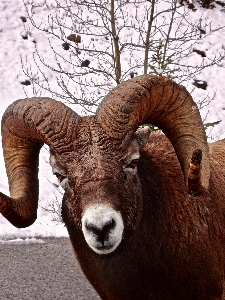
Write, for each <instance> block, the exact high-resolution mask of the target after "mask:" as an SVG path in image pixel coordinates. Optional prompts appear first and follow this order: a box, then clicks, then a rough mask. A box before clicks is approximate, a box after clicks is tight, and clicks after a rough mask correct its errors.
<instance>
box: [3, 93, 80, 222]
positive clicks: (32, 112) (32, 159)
mask: <svg viewBox="0 0 225 300" xmlns="http://www.w3.org/2000/svg"><path fill="white" fill-rule="evenodd" d="M78 119H79V116H78V115H77V114H76V113H75V112H73V111H72V110H71V109H70V108H68V107H66V106H65V105H64V104H62V103H61V102H58V101H55V100H52V99H50V98H31V99H23V100H18V101H15V102H14V103H13V104H11V105H10V106H9V107H8V108H7V110H6V111H5V113H4V115H3V118H2V144H3V153H4V159H5V165H6V172H7V175H8V181H9V190H10V197H8V196H6V195H4V194H3V193H1V192H0V213H2V214H3V216H4V217H5V218H6V219H8V220H9V222H11V223H12V224H13V225H14V226H16V227H19V228H22V227H27V226H29V225H31V224H32V223H33V222H34V221H35V220H36V217H37V206H38V156H39V151H40V149H41V147H42V145H43V143H46V144H47V145H49V146H50V147H51V148H53V149H54V150H55V151H56V152H57V153H59V154H62V155H63V154H64V153H65V151H69V150H70V149H71V147H72V139H73V137H74V134H75V132H76V125H77V121H78Z"/></svg>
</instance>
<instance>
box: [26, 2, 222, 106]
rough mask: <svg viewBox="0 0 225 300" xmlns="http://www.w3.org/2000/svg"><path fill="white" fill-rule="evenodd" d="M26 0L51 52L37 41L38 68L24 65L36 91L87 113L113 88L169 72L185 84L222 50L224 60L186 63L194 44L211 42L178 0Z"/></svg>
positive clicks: (36, 56)
mask: <svg viewBox="0 0 225 300" xmlns="http://www.w3.org/2000/svg"><path fill="white" fill-rule="evenodd" d="M24 1H25V2H24V4H25V7H26V10H27V16H28V19H29V20H30V23H31V25H32V27H33V28H36V29H38V30H39V31H40V32H41V33H42V38H45V39H46V47H47V46H48V48H49V50H51V53H52V57H51V59H49V58H48V59H47V58H46V56H45V51H46V49H41V48H40V47H39V43H38V39H37V40H36V41H35V47H36V51H35V53H34V57H33V62H34V63H35V65H36V71H34V66H33V65H31V63H30V62H28V61H24V60H23V70H24V72H25V74H26V75H27V76H28V77H29V79H30V81H31V83H32V84H33V86H34V93H35V94H38V93H40V92H41V91H43V90H47V91H49V92H51V94H52V95H53V96H54V97H56V98H61V99H62V100H63V101H64V102H67V103H71V104H73V103H75V104H79V105H81V106H82V107H83V108H84V109H85V110H86V111H88V112H90V111H94V110H95V107H97V105H98V103H99V101H100V100H101V99H102V98H103V97H104V95H105V94H106V93H107V92H108V91H109V90H110V89H111V88H112V87H113V86H115V85H117V84H119V83H120V82H121V81H123V80H126V79H128V78H130V77H133V76H135V75H137V74H143V73H144V74H147V73H150V74H157V75H165V76H168V77H171V78H173V79H175V80H176V81H177V82H179V83H180V82H182V81H185V80H188V79H190V78H192V77H193V76H194V75H196V74H198V73H200V71H201V70H202V69H203V68H205V67H207V66H209V65H213V64H220V63H221V60H222V58H223V57H224V49H221V53H219V55H218V56H217V57H210V58H208V57H201V61H200V63H199V64H197V65H193V64H191V63H190V64H187V63H186V59H187V57H189V56H190V54H191V53H192V52H193V50H196V51H197V50H198V49H194V44H195V43H196V41H197V40H198V39H201V38H204V37H203V36H202V35H203V34H202V31H201V30H203V29H202V24H200V23H201V21H198V22H197V23H195V24H191V23H190V22H189V20H188V14H190V13H191V11H190V10H189V9H188V8H185V7H184V6H181V4H180V3H179V2H178V1H177V0H172V1H167V0H164V1H163V6H162V5H161V2H162V1H159V0H152V1H144V0H133V1H126V0H120V1H115V0H110V1H106V0H86V1H81V0H64V1H58V0H55V2H54V4H51V5H48V4H47V2H46V3H45V4H44V5H43V4H42V5H36V6H35V5H34V4H33V3H31V2H29V0H24ZM46 6H47V10H44V9H45V8H46ZM40 9H41V10H42V11H44V12H47V11H48V14H46V23H45V24H42V23H40V22H39V20H38V19H37V18H36V11H38V10H40ZM209 25H211V24H210V23H209V24H205V27H207V26H209ZM204 30H206V28H204ZM27 31H29V30H27ZM47 44H48V45H47ZM49 50H48V51H49ZM196 53H197V52H196ZM33 62H32V63H33ZM43 67H47V69H48V70H51V71H52V74H54V75H53V76H55V74H56V78H55V79H56V80H57V82H58V86H59V87H60V90H57V91H56V90H55V89H53V88H52V86H51V83H50V81H49V78H48V77H47V76H46V75H45V71H44V68H43Z"/></svg>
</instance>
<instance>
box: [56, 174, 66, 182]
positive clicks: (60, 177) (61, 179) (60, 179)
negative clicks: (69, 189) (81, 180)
mask: <svg viewBox="0 0 225 300" xmlns="http://www.w3.org/2000/svg"><path fill="white" fill-rule="evenodd" d="M53 174H54V175H55V176H56V177H57V178H58V180H59V182H62V181H63V180H64V179H65V178H66V176H63V175H62V174H60V173H57V172H55V173H53Z"/></svg>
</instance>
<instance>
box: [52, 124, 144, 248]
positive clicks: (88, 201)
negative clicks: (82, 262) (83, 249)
mask: <svg viewBox="0 0 225 300" xmlns="http://www.w3.org/2000/svg"><path fill="white" fill-rule="evenodd" d="M145 131H146V130H145ZM84 135H85V140H84V144H81V143H79V144H77V148H76V153H75V154H74V155H73V158H72V160H70V161H69V163H68V162H67V164H66V167H63V166H62V160H61V159H60V157H57V155H55V154H53V153H51V158H50V162H51V165H52V168H53V172H54V173H56V175H57V176H58V178H59V180H60V181H61V183H62V184H63V186H64V188H65V195H64V199H63V206H62V216H63V219H64V222H65V224H66V226H67V227H68V228H75V227H76V228H78V229H79V230H82V232H83V236H84V239H85V241H86V243H87V245H88V246H89V247H90V248H91V249H92V250H94V251H95V252H96V253H98V254H109V253H111V252H113V251H114V250H115V249H116V248H117V247H118V246H119V244H120V243H121V241H122V239H126V237H128V236H129V235H130V234H131V233H132V232H133V231H134V230H135V229H136V227H137V226H138V224H139V222H140V219H141V215H142V192H141V184H140V180H139V176H138V171H137V168H138V160H139V157H140V147H142V146H143V144H144V143H145V142H146V138H145V139H144V138H143V136H145V137H148V136H149V132H148V131H146V133H145V134H144V135H143V130H142V134H140V132H139V133H138V134H135V135H134V136H133V137H132V139H131V141H130V143H129V145H127V146H126V147H125V149H123V150H121V149H120V151H117V150H116V149H115V145H112V143H110V141H109V140H108V141H106V140H104V142H103V140H102V135H99V134H96V133H94V132H90V129H89V132H84V129H83V130H82V136H80V138H79V139H78V140H79V142H80V141H81V140H82V137H83V136H84ZM99 136H101V138H99ZM108 142H109V143H108ZM120 144H121V143H120ZM58 161H60V162H61V164H59V163H58Z"/></svg>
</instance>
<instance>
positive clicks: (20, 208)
mask: <svg viewBox="0 0 225 300" xmlns="http://www.w3.org/2000/svg"><path fill="white" fill-rule="evenodd" d="M146 123H152V124H154V125H156V126H158V127H160V128H161V129H162V130H163V131H164V133H165V134H166V135H167V137H168V138H169V139H170V141H171V143H172V145H173V147H174V149H175V151H176V154H177V157H178V159H179V162H180V165H181V168H182V171H183V174H184V180H185V182H186V183H188V168H189V163H190V158H191V155H192V153H193V151H194V150H196V149H201V150H202V152H203V159H202V170H201V178H200V182H201V187H202V188H207V186H208V180H209V167H208V154H207V153H208V148H207V143H206V136H205V132H204V128H203V125H202V121H201V117H200V115H199V112H198V109H197V107H196V104H195V103H194V102H193V100H192V98H191V96H190V95H189V93H188V92H187V91H186V90H185V88H183V87H182V86H179V85H177V84H175V83H174V82H172V81H171V80H169V79H167V78H164V77H154V76H149V75H143V76H139V77H135V78H133V79H130V80H128V81H127V82H124V83H121V84H120V85H119V86H118V87H116V88H115V89H114V90H112V91H111V92H110V93H109V94H108V95H107V96H106V97H105V98H104V100H103V102H102V103H101V105H100V106H99V108H98V110H97V112H96V114H95V115H94V116H89V117H80V116H78V115H77V114H76V113H75V112H73V111H72V110H71V109H69V108H68V107H66V106H65V105H64V104H62V103H60V102H58V101H55V100H52V99H50V98H31V99H24V100H18V101H16V102H14V103H13V104H12V105H10V106H9V107H8V109H7V110H6V112H5V114H4V116H3V119H2V135H3V149H4V157H5V163H6V169H7V175H8V179H9V188H10V197H7V196H5V195H4V194H2V193H0V212H1V213H2V214H3V215H4V216H5V217H6V218H7V219H8V220H9V221H10V222H11V223H12V224H13V225H15V226H17V227H26V226H29V225H31V224H32V223H33V222H34V221H35V219H36V212H37V206H38V155H39V151H40V148H41V147H42V145H43V143H46V144H48V145H49V146H50V153H51V155H50V163H51V166H52V169H53V173H54V174H55V175H56V176H57V177H58V179H59V181H60V182H61V184H62V186H63V187H64V189H65V194H64V198H63V204H62V215H63V219H64V222H65V224H66V226H67V228H68V231H69V233H70V232H71V231H72V230H73V229H74V230H78V231H79V232H83V236H84V239H85V240H86V242H87V244H88V245H89V246H90V247H91V248H92V249H93V250H94V251H95V252H97V253H99V254H108V253H111V252H112V251H114V250H115V249H116V248H117V246H118V245H119V244H120V242H121V240H122V238H123V237H126V236H129V235H130V234H131V233H132V232H133V231H134V230H135V229H136V228H137V226H138V224H139V222H140V220H141V216H142V188H141V184H140V180H139V176H138V172H137V164H138V160H139V157H140V153H141V151H142V148H143V147H144V145H145V144H146V142H147V141H148V136H149V130H148V129H146V128H143V129H139V130H137V129H138V127H139V126H140V125H142V124H146Z"/></svg>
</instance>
